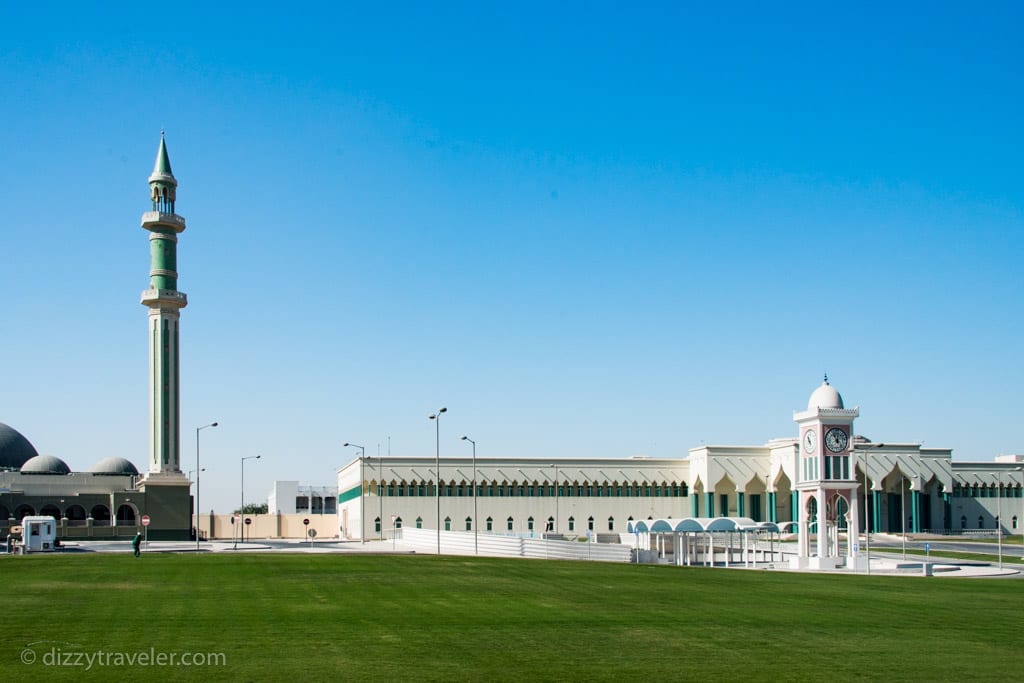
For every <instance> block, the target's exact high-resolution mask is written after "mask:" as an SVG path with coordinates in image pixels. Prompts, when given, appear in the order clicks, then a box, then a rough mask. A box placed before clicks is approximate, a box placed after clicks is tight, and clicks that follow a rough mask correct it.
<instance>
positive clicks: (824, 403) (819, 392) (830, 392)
mask: <svg viewBox="0 0 1024 683" xmlns="http://www.w3.org/2000/svg"><path fill="white" fill-rule="evenodd" d="M842 407H843V397H842V396H840V395H839V392H838V391H836V390H835V388H834V387H833V386H832V385H831V384H829V383H828V375H825V381H824V382H822V383H821V386H820V387H818V388H817V389H815V390H814V393H813V394H811V399H810V400H809V401H808V402H807V410H817V409H818V408H842Z"/></svg>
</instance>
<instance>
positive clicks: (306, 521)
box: [302, 517, 309, 526]
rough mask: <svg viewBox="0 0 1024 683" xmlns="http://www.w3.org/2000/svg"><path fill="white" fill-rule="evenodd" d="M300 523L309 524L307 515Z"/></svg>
mask: <svg viewBox="0 0 1024 683" xmlns="http://www.w3.org/2000/svg"><path fill="white" fill-rule="evenodd" d="M302 523H303V524H305V525H306V526H309V517H306V518H305V519H304V520H302Z"/></svg>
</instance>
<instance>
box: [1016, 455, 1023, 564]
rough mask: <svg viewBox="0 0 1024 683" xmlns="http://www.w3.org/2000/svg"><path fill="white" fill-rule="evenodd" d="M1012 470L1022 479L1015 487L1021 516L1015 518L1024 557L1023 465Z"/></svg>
mask: <svg viewBox="0 0 1024 683" xmlns="http://www.w3.org/2000/svg"><path fill="white" fill-rule="evenodd" d="M1014 471H1015V472H1020V473H1021V480H1022V481H1021V485H1020V486H1019V487H1018V489H1017V496H1018V497H1019V498H1020V499H1021V501H1020V514H1021V516H1020V517H1018V518H1017V526H1018V528H1020V529H1021V532H1020V533H1021V537H1020V542H1021V549H1022V555H1021V557H1022V558H1024V467H1018V468H1016V469H1015V470H1014Z"/></svg>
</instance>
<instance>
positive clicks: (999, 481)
mask: <svg viewBox="0 0 1024 683" xmlns="http://www.w3.org/2000/svg"><path fill="white" fill-rule="evenodd" d="M996 540H997V541H998V542H999V568H1000V569H1002V568H1003V471H1002V470H998V471H997V472H996Z"/></svg>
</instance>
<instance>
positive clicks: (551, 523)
mask: <svg viewBox="0 0 1024 683" xmlns="http://www.w3.org/2000/svg"><path fill="white" fill-rule="evenodd" d="M545 530H546V531H554V530H555V518H554V517H548V525H547V528H546V529H545Z"/></svg>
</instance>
